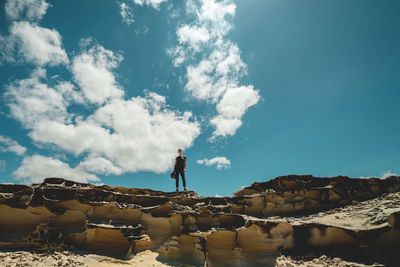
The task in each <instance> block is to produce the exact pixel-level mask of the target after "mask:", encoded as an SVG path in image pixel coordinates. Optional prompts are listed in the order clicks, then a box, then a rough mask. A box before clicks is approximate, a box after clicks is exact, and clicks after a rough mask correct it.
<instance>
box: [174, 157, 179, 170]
mask: <svg viewBox="0 0 400 267" xmlns="http://www.w3.org/2000/svg"><path fill="white" fill-rule="evenodd" d="M177 163H178V159H177V158H175V165H174V169H175V168H176V164H177Z"/></svg>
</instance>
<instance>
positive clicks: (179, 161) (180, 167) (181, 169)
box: [174, 148, 186, 192]
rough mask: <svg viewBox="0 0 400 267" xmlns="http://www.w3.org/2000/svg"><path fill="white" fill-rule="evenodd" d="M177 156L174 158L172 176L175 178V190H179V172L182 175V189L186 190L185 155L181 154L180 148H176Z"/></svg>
mask: <svg viewBox="0 0 400 267" xmlns="http://www.w3.org/2000/svg"><path fill="white" fill-rule="evenodd" d="M178 153H179V156H177V157H176V158H175V166H174V176H175V179H176V182H175V184H176V192H178V191H179V174H180V175H181V177H182V183H183V190H184V191H186V180H185V172H186V157H185V156H184V155H183V154H182V153H183V151H182V149H180V148H179V149H178Z"/></svg>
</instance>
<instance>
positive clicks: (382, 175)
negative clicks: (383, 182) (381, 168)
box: [379, 171, 397, 179]
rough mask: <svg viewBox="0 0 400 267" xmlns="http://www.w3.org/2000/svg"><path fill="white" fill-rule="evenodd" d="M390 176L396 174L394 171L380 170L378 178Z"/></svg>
mask: <svg viewBox="0 0 400 267" xmlns="http://www.w3.org/2000/svg"><path fill="white" fill-rule="evenodd" d="M390 176H397V174H396V173H394V172H391V171H386V172H382V173H381V176H380V177H379V178H380V179H386V178H388V177H390Z"/></svg>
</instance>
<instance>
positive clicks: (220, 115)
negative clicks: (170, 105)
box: [167, 0, 260, 141]
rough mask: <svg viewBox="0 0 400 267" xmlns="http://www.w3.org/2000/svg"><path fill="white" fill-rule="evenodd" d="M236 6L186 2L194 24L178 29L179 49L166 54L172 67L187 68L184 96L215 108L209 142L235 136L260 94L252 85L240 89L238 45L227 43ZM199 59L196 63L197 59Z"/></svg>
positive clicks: (226, 2) (209, 0)
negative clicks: (186, 93)
mask: <svg viewBox="0 0 400 267" xmlns="http://www.w3.org/2000/svg"><path fill="white" fill-rule="evenodd" d="M235 9H236V5H235V4H234V3H232V1H230V0H224V1H214V0H200V1H196V2H194V1H188V2H187V8H186V13H187V15H188V16H192V17H194V20H193V21H192V22H190V23H187V24H182V25H181V26H180V27H178V29H177V31H176V34H177V37H178V42H179V45H178V46H177V47H175V48H173V49H169V50H168V51H167V52H168V53H169V54H170V56H171V57H172V58H173V61H174V65H175V66H179V65H181V64H183V63H184V62H188V63H189V64H188V65H187V66H186V78H187V83H186V85H185V90H186V92H188V93H189V95H190V96H192V97H193V98H194V99H197V100H202V101H209V102H211V103H215V104H216V108H217V115H216V116H215V117H214V118H211V120H210V123H211V125H213V126H214V127H215V130H214V132H213V134H212V136H211V138H209V140H210V141H213V140H215V139H216V138H217V137H226V136H231V135H234V134H235V133H236V131H237V129H238V128H239V127H240V126H241V125H242V117H243V115H244V114H245V112H246V111H247V109H248V108H250V107H251V106H253V105H255V104H257V103H258V101H259V99H260V96H259V91H258V90H256V89H254V87H253V85H241V84H240V81H239V80H240V78H242V77H243V76H244V75H246V74H247V65H246V64H245V63H244V62H243V61H242V59H241V56H240V49H239V48H238V47H237V45H236V44H235V43H233V42H231V41H229V40H226V35H227V33H228V32H229V31H230V30H231V28H232V27H233V25H232V22H231V19H232V18H233V16H234V14H235ZM200 53H201V55H202V57H201V58H202V59H201V60H200V61H199V60H196V55H198V54H200Z"/></svg>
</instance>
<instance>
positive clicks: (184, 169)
mask: <svg viewBox="0 0 400 267" xmlns="http://www.w3.org/2000/svg"><path fill="white" fill-rule="evenodd" d="M185 171H186V157H185V167H184V168H183V172H185Z"/></svg>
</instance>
